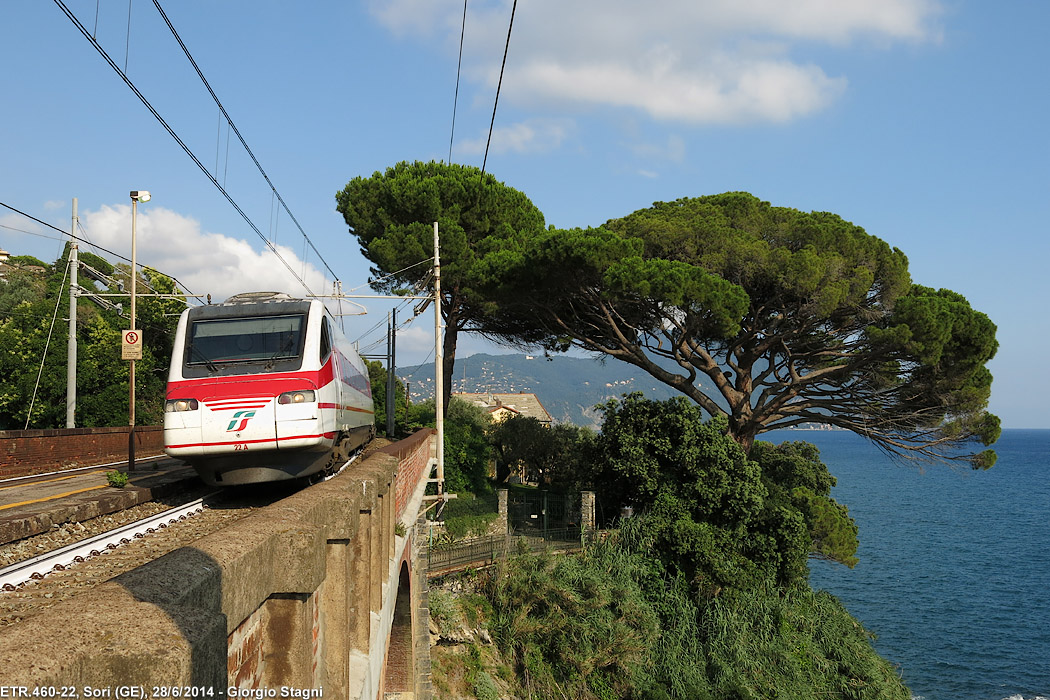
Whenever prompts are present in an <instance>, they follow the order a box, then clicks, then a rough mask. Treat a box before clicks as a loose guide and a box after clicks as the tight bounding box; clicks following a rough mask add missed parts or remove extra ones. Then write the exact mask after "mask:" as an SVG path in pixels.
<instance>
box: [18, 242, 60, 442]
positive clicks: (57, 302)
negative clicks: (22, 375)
mask: <svg viewBox="0 0 1050 700" xmlns="http://www.w3.org/2000/svg"><path fill="white" fill-rule="evenodd" d="M69 263H70V261H69V260H66V271H65V272H64V273H62V285H61V286H62V287H65V286H66V278H67V277H69ZM60 289H61V287H60ZM61 304H62V295H61V294H57V295H55V312H54V313H53V314H52V315H51V327H50V328H48V329H47V341H46V342H45V343H44V353H43V355H42V356H41V357H40V369H39V370H37V373H36V384H34V385H33V398H32V399H30V401H29V410H28V411H27V412H26V425H25V427H24V428H22V430H29V421H30V420H31V419H32V417H33V405H34V404H36V392H37V389H39V388H40V377H42V376H43V374H44V362H46V361H47V350H48V348H49V347H51V335H52V334H53V333H54V330H55V320H56V319H57V318H58V307H59V306H60V305H61Z"/></svg>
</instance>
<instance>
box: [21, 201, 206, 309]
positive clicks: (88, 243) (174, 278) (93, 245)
mask: <svg viewBox="0 0 1050 700" xmlns="http://www.w3.org/2000/svg"><path fill="white" fill-rule="evenodd" d="M0 207H4V208H5V209H10V210H11V211H13V212H14V213H16V214H19V215H21V216H24V217H26V218H27V219H30V220H32V221H35V222H37V223H38V224H40V225H41V226H46V227H48V228H49V229H53V230H55V231H58V232H59V233H61V234H62V236H63V237H66V236H68V237H69V238H72V239H73V240H75V241H80V242H81V243H86V244H87V245H89V246H91V247H92V248H94V249H97V250H101V251H103V252H105V253H107V254H108V255H112V256H113V257H115V258H120V259H121V260H123V261H124V262H127V263H130V262H131V258H127V257H124V256H123V255H121V254H120V253H116V252H114V251H112V250H109V249H108V248H103V247H102V246H100V245H98V244H97V243H92V242H91V241H90V240H88V239H87V238H81V237H80V236H76V235H73V234H71V233H70V232H69V231H63V230H62V229H60V228H58V227H57V226H52V225H51V224H49V223H47V222H46V221H42V220H40V219H38V218H36V217H35V216H33V215H32V214H27V213H26V212H24V211H22V210H21V209H16V208H15V207H13V206H11V205H10V204H7V203H5V202H0ZM4 228H12V227H10V226H4ZM78 228H80V230H84V227H83V225H81V224H79V223H78ZM12 230H15V231H18V230H19V229H12ZM22 233H28V234H30V235H32V236H41V237H43V238H53V237H52V236H46V235H44V234H42V233H33V232H32V231H22ZM54 240H57V241H64V240H65V238H54ZM136 264H137V265H138V266H139V267H140V268H142V267H149V268H150V269H151V270H157V268H155V267H152V266H149V265H145V264H142V263H138V262H136ZM157 272H160V274H162V275H164V276H165V277H170V278H171V279H172V280H174V282H175V283H176V284H177V285H179V286H180V287H182V289H184V290H185V291H186V295H187V296H196V295H195V294H194V293H193V292H191V291H190V290H189V288H187V287H186V285H185V284H183V283H182V282H181V281H180V280H179V278H178V277H176V276H175V275H169V274H168V273H166V272H163V271H161V270H157Z"/></svg>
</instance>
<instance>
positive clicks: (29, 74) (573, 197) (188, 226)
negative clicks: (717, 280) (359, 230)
mask: <svg viewBox="0 0 1050 700" xmlns="http://www.w3.org/2000/svg"><path fill="white" fill-rule="evenodd" d="M65 2H66V5H67V6H68V7H69V9H70V11H71V12H72V13H73V14H74V15H75V16H76V17H77V18H78V19H79V20H80V22H81V23H82V24H83V25H84V26H85V27H86V28H87V30H88V31H89V32H90V33H93V34H94V36H95V37H96V38H97V40H98V42H99V44H100V45H101V46H102V47H103V48H104V49H105V50H106V51H107V52H108V53H109V54H110V56H111V57H112V58H113V60H114V62H115V63H117V64H118V66H119V67H120V68H121V69H122V70H123V69H124V66H125V65H126V66H127V70H126V73H127V76H128V78H129V79H130V80H131V81H132V82H133V83H134V84H135V85H136V87H137V88H138V89H139V90H140V91H141V92H142V93H143V94H144V95H145V96H146V98H147V99H148V100H149V101H150V102H151V103H152V104H153V106H154V108H155V109H156V110H157V112H159V113H160V114H161V115H162V116H163V117H164V118H165V120H167V121H168V123H169V124H170V125H171V127H172V128H173V129H174V130H175V132H176V133H177V134H178V135H179V136H180V138H182V139H183V141H184V142H185V143H186V144H187V145H188V146H189V147H190V149H191V150H192V151H193V152H194V153H195V154H196V155H197V157H198V159H199V160H200V161H201V162H202V163H203V164H204V166H205V167H206V168H207V169H208V170H209V172H211V173H212V174H213V175H214V176H215V177H216V178H217V179H218V180H219V181H220V182H224V183H225V186H226V188H227V190H228V191H229V192H230V194H231V196H232V197H233V198H234V199H235V200H236V201H237V202H238V204H239V205H240V206H241V208H242V209H243V210H244V211H245V212H246V214H247V215H248V217H249V218H250V219H251V220H252V221H253V222H254V223H255V225H256V227H257V228H259V229H260V231H261V232H262V233H263V235H265V236H267V237H268V238H270V239H271V240H272V241H274V242H275V243H276V245H277V246H278V247H279V248H280V250H281V251H282V253H283V255H284V257H285V259H286V260H288V261H289V265H290V266H291V267H292V268H294V269H296V270H297V272H298V274H300V275H301V276H302V277H304V278H305V279H307V280H308V282H309V283H310V284H311V286H312V287H313V288H314V291H318V292H319V291H321V289H324V288H327V287H330V285H331V280H332V275H331V274H329V273H327V270H324V262H327V264H328V265H329V266H330V267H331V268H332V269H333V270H334V271H335V274H336V275H337V276H338V277H339V278H340V279H341V280H342V283H343V287H344V290H346V289H351V288H355V287H361V286H362V285H364V284H365V283H366V282H367V277H368V265H367V263H366V261H365V260H364V259H363V258H362V257H361V256H360V254H359V252H358V248H357V246H356V244H355V243H354V241H353V240H352V239H351V238H350V237H349V235H348V233H347V232H346V227H345V224H344V223H343V221H342V217H341V216H340V215H339V214H338V213H337V212H336V211H335V200H334V195H335V192H336V191H337V190H339V189H341V188H342V187H343V186H344V185H345V184H346V182H347V181H349V180H350V179H351V178H353V177H356V176H358V175H365V176H367V175H370V174H371V173H373V172H374V171H376V170H382V169H385V168H386V167H388V166H390V165H393V164H394V163H396V162H398V161H401V160H431V159H435V160H446V159H448V157H449V144H450V139H451V137H452V114H453V95H454V91H455V86H456V65H457V55H458V49H459V40H460V26H461V21H462V17H463V14H462V13H463V3H462V2H459V1H458V0H447V1H446V0H389V1H387V2H325V1H317V2H311V3H288V2H277V1H266V0H257V1H253V2H247V1H246V0H245V1H242V0H236V1H235V0H226V1H224V2H206V1H204V0H183V1H182V2H179V3H174V2H170V0H169V1H168V2H167V3H164V4H163V5H162V6H163V9H164V11H165V13H166V14H167V16H168V18H169V19H170V20H171V22H172V24H173V25H174V26H175V28H176V30H177V31H178V33H179V34H180V36H181V37H182V39H183V41H184V42H185V44H186V45H187V47H188V48H189V50H190V52H191V53H192V54H193V57H194V58H195V60H196V61H197V64H198V66H199V67H200V69H201V71H202V72H203V73H204V75H205V76H206V77H207V78H208V80H209V82H210V83H211V85H212V87H213V88H214V89H215V92H216V94H217V95H218V96H219V99H220V100H221V101H222V103H223V105H224V107H225V108H226V111H227V112H228V114H229V115H230V116H231V117H232V119H233V122H234V123H235V124H236V126H237V127H238V129H239V130H240V132H241V134H242V135H243V136H244V138H245V140H246V141H247V143H248V145H249V146H250V148H251V149H252V151H253V152H254V154H255V156H256V157H257V158H258V160H259V162H260V163H261V164H262V167H263V168H264V169H265V170H266V172H267V174H268V175H269V177H270V179H271V181H272V182H273V184H274V185H275V186H276V189H277V192H278V193H279V194H280V195H281V197H282V198H283V199H284V201H285V202H286V203H287V204H288V207H289V209H290V211H291V213H292V215H294V216H295V218H296V220H298V222H299V224H300V225H301V226H302V228H303V229H304V230H305V231H306V233H307V234H308V235H309V236H310V238H311V240H312V241H313V243H314V244H315V245H316V247H317V249H318V250H319V251H320V254H321V256H323V260H324V262H322V261H321V260H320V259H319V258H318V256H317V255H315V254H314V253H313V251H311V250H309V249H308V248H305V249H304V244H303V241H302V237H301V235H300V234H299V232H298V230H297V228H296V227H295V226H294V225H293V224H292V223H291V221H290V219H289V217H288V215H287V213H286V212H284V211H281V212H280V213H279V214H276V215H275V214H274V210H275V209H274V203H273V199H274V197H273V195H272V192H271V190H270V187H269V186H268V185H267V184H266V183H265V181H264V180H263V179H262V177H261V176H260V175H259V173H258V171H257V170H256V169H255V166H254V165H253V164H252V162H251V160H250V159H249V157H248V156H247V154H245V152H244V151H243V149H242V148H241V147H240V145H239V143H238V142H237V139H236V137H235V135H233V134H230V133H229V130H228V128H227V127H226V126H225V124H224V123H223V122H222V121H221V120H220V115H219V110H218V108H217V107H216V106H215V104H214V103H213V102H212V100H211V98H210V96H209V95H208V93H207V91H206V90H205V88H204V87H203V85H202V84H201V82H200V80H199V79H198V77H197V75H196V73H195V72H194V71H193V68H192V66H191V65H190V64H189V62H188V61H187V60H186V58H185V56H184V55H183V54H182V51H181V49H180V48H179V46H178V44H177V43H176V42H175V40H174V38H173V37H172V35H171V34H170V32H169V31H168V29H167V27H166V26H165V25H164V23H163V21H162V20H161V18H160V15H159V13H158V11H157V9H156V7H155V6H154V4H153V3H151V2H148V1H146V0H135V1H134V2H132V3H130V4H129V3H127V2H111V1H110V2H99V3H95V2H89V1H88V0H65ZM129 7H130V8H131V9H130V24H129ZM510 9H511V3H510V2H509V1H504V0H470V1H469V2H468V6H467V19H466V30H465V33H464V42H463V46H464V58H463V70H462V78H461V82H460V87H459V100H458V108H457V111H456V126H455V139H454V142H453V144H452V145H453V149H452V160H453V161H456V162H461V163H468V164H473V165H481V162H482V158H483V152H484V144H485V139H486V137H487V135H488V128H489V123H490V120H491V117H492V107H493V100H494V98H495V91H496V90H495V89H496V81H497V80H498V77H499V68H500V63H501V61H502V58H503V49H504V43H505V41H506V38H507V27H508V22H509V20H510ZM1048 26H1050V3H1046V2H1044V1H1042V0H1009V1H1008V2H1005V3H987V2H977V1H976V0H974V1H965V2H964V1H960V2H949V1H947V0H944V1H941V2H936V1H934V0H855V1H853V2H849V3H843V2H841V1H840V0H798V1H796V2H777V1H774V0H704V1H699V0H664V1H662V2H655V3H637V2H630V1H628V0H604V1H602V2H599V1H598V0H576V1H575V2H572V3H566V2H562V1H555V0H531V1H529V2H522V3H520V4H519V5H518V8H517V13H516V15H515V19H514V29H513V33H512V36H511V39H510V49H509V54H508V58H507V68H506V73H505V75H504V77H503V86H502V92H501V94H500V99H499V109H498V111H497V113H496V120H495V132H494V134H493V138H492V146H491V148H490V151H489V156H488V162H487V170H488V172H491V173H493V174H494V175H495V176H496V177H497V178H499V179H500V180H502V181H504V182H506V183H507V184H508V185H511V186H513V187H515V188H517V189H520V190H521V191H523V192H524V193H525V194H527V195H528V196H529V197H530V198H531V199H532V200H533V201H534V202H535V203H536V205H537V206H538V207H539V208H540V209H541V210H542V211H543V212H544V214H545V216H546V218H547V222H548V223H549V224H553V225H555V226H558V227H569V226H588V225H599V224H601V223H603V222H605V221H606V220H607V219H610V218H614V217H619V216H622V215H625V214H627V213H630V212H631V211H634V210H636V209H640V208H644V207H647V206H649V205H650V204H651V203H652V202H654V201H661V200H669V199H675V198H678V197H683V196H698V195H703V194H713V193H718V192H725V191H730V190H745V191H748V192H751V193H753V194H755V195H757V196H759V197H761V198H762V199H765V200H767V201H769V202H771V203H773V204H775V205H779V206H789V207H794V208H798V209H803V210H819V211H831V212H834V213H836V214H839V215H841V216H843V217H844V218H846V219H848V220H850V221H853V222H854V223H856V224H858V225H860V226H863V227H864V228H865V229H866V230H867V231H868V232H869V233H872V234H874V235H877V236H879V237H880V238H882V239H884V240H886V241H888V242H889V243H890V244H892V245H894V246H897V247H899V248H901V249H902V250H903V251H904V252H905V253H906V254H907V255H908V258H909V260H910V269H911V272H912V277H913V279H914V280H915V281H916V282H919V283H921V284H925V285H927V286H931V287H947V288H950V289H953V290H955V291H957V292H960V293H962V294H963V295H965V296H966V297H967V298H968V299H969V300H970V302H971V303H972V304H973V305H974V306H975V307H976V308H978V309H980V310H981V311H984V312H985V313H987V314H988V315H989V316H990V317H991V318H992V320H993V321H995V322H996V324H997V325H998V327H999V331H998V338H999V342H1000V350H999V354H998V356H997V357H996V359H995V360H993V362H992V364H991V368H992V371H993V373H994V375H995V378H996V379H995V387H994V390H993V396H992V406H991V407H992V410H993V411H994V412H996V413H997V414H998V415H1000V417H1002V419H1003V422H1004V425H1005V426H1007V427H1018V428H1020V427H1040V428H1050V410H1048V409H1047V408H1046V397H1047V396H1050V378H1048V376H1047V374H1046V373H1045V372H1042V371H1041V367H1042V366H1043V363H1042V360H1043V357H1042V356H1043V355H1044V354H1045V350H1044V348H1045V347H1047V345H1048V341H1050V322H1048V321H1047V317H1046V315H1045V313H1044V305H1045V304H1044V302H1045V300H1046V299H1047V298H1050V282H1048V274H1047V270H1046V266H1047V262H1048V261H1050V242H1048V237H1047V235H1046V234H1047V231H1046V229H1047V221H1050V136H1048V133H1047V126H1046V125H1047V114H1048V112H1050V109H1048V108H1050V90H1047V87H1046V85H1047V78H1046V67H1047V66H1048V65H1050V47H1048V44H1047V42H1046V41H1045V37H1044V36H1043V34H1044V33H1045V30H1046V27H1048ZM0 60H2V62H3V66H4V71H3V75H2V77H0V202H4V203H6V204H9V205H11V206H14V207H17V208H18V209H21V210H23V211H26V212H27V213H29V214H32V215H33V216H35V217H37V218H40V219H42V220H45V221H47V222H49V223H51V224H53V225H55V226H57V227H59V228H61V229H63V230H67V231H68V229H69V226H70V205H71V199H72V198H73V197H77V198H78V201H79V210H80V215H81V225H82V227H83V228H84V230H85V231H86V232H87V234H88V236H89V237H90V238H91V240H92V241H94V242H96V243H98V244H100V245H103V246H105V247H107V248H110V249H111V250H115V251H117V252H121V253H123V254H125V255H127V254H129V251H130V202H129V198H128V192H129V191H130V190H135V189H147V190H150V191H151V192H152V193H153V200H152V201H151V202H149V203H148V204H144V205H142V206H141V207H140V208H139V220H138V259H139V261H140V262H142V263H145V264H150V265H153V266H155V267H157V268H159V269H161V270H162V271H165V272H168V273H169V274H174V275H175V276H176V277H178V278H179V279H180V280H181V281H183V282H184V283H185V284H186V285H187V286H188V287H189V288H190V290H191V291H193V292H196V293H200V294H206V293H210V294H212V295H213V297H215V298H217V299H218V298H224V297H225V296H227V295H228V294H231V293H234V292H236V291H244V290H247V289H259V288H282V289H287V291H291V292H296V293H298V292H301V291H302V290H301V288H298V287H297V285H296V283H295V282H294V281H293V280H292V279H291V277H290V275H288V274H287V273H286V272H285V268H284V266H283V265H282V264H281V263H280V262H279V261H277V259H276V258H275V257H274V256H273V255H272V254H271V253H268V252H265V251H264V245H263V243H262V241H261V240H260V238H259V237H258V236H257V235H256V233H255V232H254V231H253V230H252V229H251V228H250V227H249V225H248V224H247V223H246V222H245V221H244V219H243V218H242V217H241V216H240V215H239V214H238V213H237V212H236V211H235V210H234V208H233V207H232V206H231V205H230V204H229V203H228V202H227V200H226V199H225V198H224V197H223V196H222V195H221V194H220V193H219V192H218V191H217V190H216V189H215V187H214V186H213V185H212V184H211V182H210V181H209V180H208V179H207V178H206V176H205V175H204V174H203V173H202V172H201V170H200V169H199V168H198V167H197V165H195V164H194V163H193V162H192V160H191V159H190V158H189V157H188V156H187V155H186V154H185V153H184V152H183V150H182V149H181V148H180V147H179V146H178V144H177V143H176V142H175V141H174V140H173V139H172V137H171V136H170V135H169V134H168V133H167V132H166V131H165V130H164V129H163V127H162V126H161V125H160V124H159V123H158V122H157V121H156V119H155V118H154V117H153V115H151V114H150V113H149V111H148V110H147V109H146V108H145V107H144V106H143V105H142V103H141V102H140V101H139V100H138V99H137V98H136V97H135V96H134V94H133V93H132V91H131V90H130V89H129V88H128V87H127V86H126V85H125V84H124V82H123V81H122V80H121V78H120V77H119V76H118V74H117V73H116V72H114V70H113V69H112V68H111V67H110V66H109V65H108V64H107V63H106V62H105V61H104V59H103V58H102V57H101V56H100V55H99V54H98V53H97V52H96V51H95V49H94V48H92V45H91V44H90V43H89V41H88V40H87V39H85V38H84V36H83V35H82V34H81V33H80V31H79V30H78V29H77V28H76V27H75V26H74V24H73V23H72V22H71V21H70V20H69V19H68V18H67V17H66V15H65V14H64V13H63V12H62V10H61V8H60V7H59V6H58V5H57V4H55V3H50V2H40V1H39V0H8V1H7V2H4V3H3V4H2V5H0ZM227 141H228V143H229V145H228V147H227ZM34 233H35V234H44V235H56V236H57V234H55V233H54V232H53V231H48V230H47V229H44V228H43V227H41V226H39V225H38V224H35V223H33V222H31V221H29V220H27V219H25V218H23V217H20V216H17V215H15V214H12V213H11V212H10V211H7V210H3V209H0V248H3V249H5V250H7V251H9V252H11V253H15V254H21V253H28V254H33V255H36V256H38V257H40V258H42V259H44V260H47V261H51V260H53V259H55V258H56V257H57V256H58V254H59V252H60V250H61V243H60V242H59V241H57V240H53V239H48V238H43V237H41V236H40V235H32V234H34ZM304 250H305V253H304ZM361 291H362V292H365V293H367V288H362V289H361ZM366 306H367V309H368V312H369V313H368V315H366V316H357V317H351V318H348V319H347V330H348V335H349V336H351V337H359V336H361V340H362V345H363V346H368V345H369V344H371V343H372V342H374V341H379V340H381V339H382V336H383V331H382V329H380V330H379V331H378V332H371V333H369V332H368V331H369V329H371V328H372V327H373V326H375V325H376V324H380V326H381V325H382V324H383V323H385V313H386V309H387V308H388V307H387V305H386V304H385V303H383V302H371V301H370V302H367V303H366ZM432 333H433V324H432V321H431V319H430V317H429V316H428V317H427V318H423V319H420V320H418V321H416V323H414V324H413V325H412V326H411V327H410V328H409V329H407V331H406V332H405V333H404V334H403V336H402V340H401V342H400V344H399V350H400V358H399V360H400V363H401V364H411V363H415V362H419V361H422V360H424V358H425V357H426V355H427V353H428V352H429V350H430V348H431V346H432ZM462 347H463V349H464V351H466V352H470V351H479V350H487V349H489V346H486V345H485V344H483V343H481V342H478V341H465V342H464V344H463V346H462Z"/></svg>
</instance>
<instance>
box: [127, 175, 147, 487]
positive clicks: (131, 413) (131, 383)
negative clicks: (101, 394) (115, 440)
mask: <svg viewBox="0 0 1050 700" xmlns="http://www.w3.org/2000/svg"><path fill="white" fill-rule="evenodd" d="M149 199H150V194H149V192H147V191H146V190H132V191H131V328H130V329H129V330H130V332H131V333H135V334H137V339H138V343H139V344H140V345H139V348H140V350H141V343H142V333H141V332H139V330H138V329H137V328H135V278H136V277H138V265H137V263H136V261H135V224H136V219H138V211H139V210H138V204H139V202H148V201H149ZM135 359H136V358H135V357H134V356H132V357H131V358H130V362H131V364H130V366H129V367H128V471H134V470H135Z"/></svg>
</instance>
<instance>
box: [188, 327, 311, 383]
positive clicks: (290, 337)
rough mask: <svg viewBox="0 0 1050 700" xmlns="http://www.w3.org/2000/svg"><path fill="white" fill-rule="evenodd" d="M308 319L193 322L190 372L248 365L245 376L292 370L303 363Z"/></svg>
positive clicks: (189, 348)
mask: <svg viewBox="0 0 1050 700" xmlns="http://www.w3.org/2000/svg"><path fill="white" fill-rule="evenodd" d="M305 327H306V318H305V316H303V315H301V314H296V315H287V316H257V317H249V318H243V317H241V318H220V319H207V320H205V319H201V320H197V321H193V322H192V324H191V326H190V330H189V333H188V334H187V339H186V353H185V358H184V361H185V364H186V367H187V368H207V369H210V370H213V371H215V370H218V369H220V368H222V367H223V366H224V365H231V364H237V365H248V366H247V367H243V371H245V372H269V371H274V370H278V371H284V370H288V369H292V368H291V367H289V366H288V365H289V363H290V362H294V364H295V366H296V367H295V368H298V366H299V364H300V363H301V362H300V360H301V356H302V348H303V335H304V333H303V331H304V329H305Z"/></svg>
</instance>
